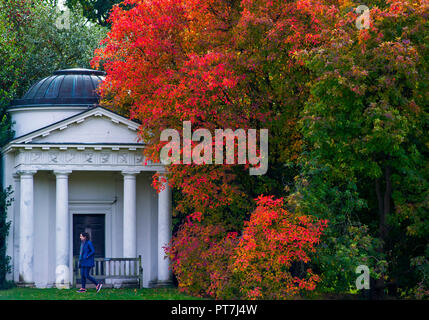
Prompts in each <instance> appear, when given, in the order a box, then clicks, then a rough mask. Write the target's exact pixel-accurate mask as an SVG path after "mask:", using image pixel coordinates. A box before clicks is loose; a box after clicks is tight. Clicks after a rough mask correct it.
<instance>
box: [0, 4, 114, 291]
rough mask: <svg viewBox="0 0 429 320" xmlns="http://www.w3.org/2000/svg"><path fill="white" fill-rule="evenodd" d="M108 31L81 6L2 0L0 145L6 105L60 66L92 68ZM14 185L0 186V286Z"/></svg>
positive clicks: (4, 138) (7, 133)
mask: <svg viewBox="0 0 429 320" xmlns="http://www.w3.org/2000/svg"><path fill="white" fill-rule="evenodd" d="M105 33H106V29H105V28H103V27H101V26H99V25H93V24H89V23H87V21H86V19H85V17H83V16H82V15H81V11H80V10H72V11H71V12H69V14H66V15H65V14H64V13H62V12H60V11H59V10H58V9H57V6H56V1H51V0H45V1H33V0H16V1H8V0H0V61H1V64H0V146H4V145H5V144H6V143H7V142H8V141H10V140H11V139H12V138H13V136H14V133H13V131H12V130H11V122H10V119H9V118H8V116H7V113H6V109H7V107H8V106H9V105H10V102H11V100H13V99H15V98H18V97H20V96H22V94H23V93H24V92H26V90H27V89H28V87H29V86H30V85H31V84H33V83H34V82H35V81H37V80H39V79H41V78H43V77H46V76H48V75H51V74H52V72H53V71H55V70H58V69H65V68H73V67H84V68H85V67H90V65H89V61H90V60H91V58H92V55H93V52H94V49H95V48H96V47H97V46H98V45H99V42H100V40H101V39H102V38H103V37H104V36H105ZM11 200H12V199H11V192H10V188H9V186H3V185H2V186H1V189H0V288H3V287H6V286H7V284H8V282H7V281H6V274H7V273H8V272H9V271H10V266H9V260H10V258H9V257H8V256H7V254H6V247H7V246H6V245H7V244H6V240H7V235H8V232H9V225H10V221H8V218H7V207H8V206H9V204H10V201H11Z"/></svg>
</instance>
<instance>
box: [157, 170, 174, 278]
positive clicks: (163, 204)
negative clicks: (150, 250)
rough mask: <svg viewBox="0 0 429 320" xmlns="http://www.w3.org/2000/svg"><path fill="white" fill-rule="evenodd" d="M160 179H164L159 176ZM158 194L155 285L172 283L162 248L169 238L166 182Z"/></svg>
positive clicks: (168, 195)
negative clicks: (156, 275)
mask: <svg viewBox="0 0 429 320" xmlns="http://www.w3.org/2000/svg"><path fill="white" fill-rule="evenodd" d="M160 179H166V178H165V177H163V176H161V177H160ZM164 186H165V188H164V189H163V190H162V191H161V192H160V193H159V194H158V283H157V286H169V285H171V284H172V281H171V278H172V277H171V271H170V270H169V266H170V260H169V259H168V258H167V257H166V254H165V251H164V248H163V247H165V246H167V245H168V244H169V243H170V240H171V214H172V212H171V189H170V187H169V186H168V183H165V184H164Z"/></svg>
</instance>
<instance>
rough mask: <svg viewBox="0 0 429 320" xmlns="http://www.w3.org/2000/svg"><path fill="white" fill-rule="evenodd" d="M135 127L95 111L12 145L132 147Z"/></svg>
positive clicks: (136, 129) (50, 126) (136, 137)
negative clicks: (121, 145)
mask: <svg viewBox="0 0 429 320" xmlns="http://www.w3.org/2000/svg"><path fill="white" fill-rule="evenodd" d="M138 128H139V125H138V124H137V123H135V122H133V121H130V120H128V119H126V118H125V117H122V116H120V115H118V114H116V113H114V112H111V111H109V110H106V109H104V108H95V109H91V110H89V111H86V112H84V113H81V114H79V115H76V116H73V117H71V118H68V119H65V120H62V121H59V122H57V123H55V124H52V125H49V126H47V127H45V128H43V129H39V130H36V131H34V132H32V133H29V134H27V135H25V136H22V137H20V138H18V139H16V140H15V141H13V143H25V144H27V143H32V144H37V143H53V144H62V143H65V144H66V143H67V144H70V143H85V144H88V143H90V144H103V143H109V144H135V143H139V141H138V136H137V132H138Z"/></svg>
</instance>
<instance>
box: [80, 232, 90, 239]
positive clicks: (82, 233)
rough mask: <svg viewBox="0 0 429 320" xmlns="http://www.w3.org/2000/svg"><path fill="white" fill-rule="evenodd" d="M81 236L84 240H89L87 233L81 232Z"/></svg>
mask: <svg viewBox="0 0 429 320" xmlns="http://www.w3.org/2000/svg"><path fill="white" fill-rule="evenodd" d="M80 234H81V235H83V236H84V237H85V240H90V239H89V233H88V232H81V233H80Z"/></svg>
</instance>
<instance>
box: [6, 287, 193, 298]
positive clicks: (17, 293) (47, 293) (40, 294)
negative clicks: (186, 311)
mask: <svg viewBox="0 0 429 320" xmlns="http://www.w3.org/2000/svg"><path fill="white" fill-rule="evenodd" d="M76 290H77V289H76V288H73V289H62V290H59V289H56V288H52V289H36V288H12V289H8V290H0V300H186V299H193V300H195V299H199V298H195V297H191V296H188V295H185V294H182V293H180V292H179V291H178V290H177V289H176V288H160V289H130V288H124V289H111V288H106V289H104V288H103V289H101V291H100V292H99V293H96V292H95V289H93V288H90V289H88V291H87V292H86V293H77V292H76Z"/></svg>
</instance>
